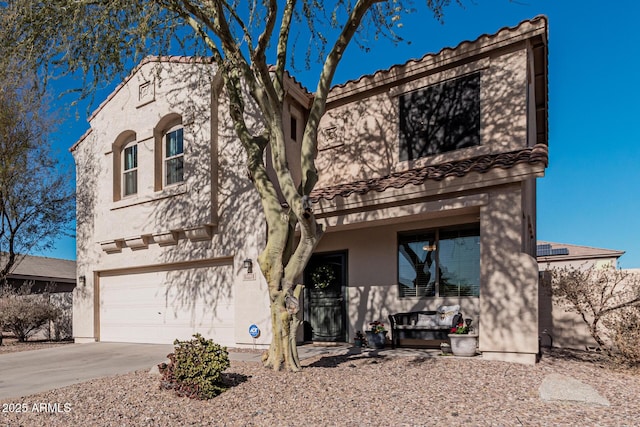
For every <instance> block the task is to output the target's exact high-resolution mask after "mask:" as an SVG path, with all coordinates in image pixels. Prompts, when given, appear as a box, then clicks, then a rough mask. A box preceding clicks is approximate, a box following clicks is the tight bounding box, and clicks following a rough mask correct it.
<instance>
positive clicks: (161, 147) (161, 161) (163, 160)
mask: <svg viewBox="0 0 640 427" xmlns="http://www.w3.org/2000/svg"><path fill="white" fill-rule="evenodd" d="M153 134H154V139H155V149H154V156H155V162H154V163H155V173H154V176H155V179H154V181H155V185H154V189H155V191H160V190H162V189H163V188H165V187H167V186H171V185H175V184H179V183H181V182H183V181H184V180H185V176H184V127H183V125H182V117H181V116H180V115H179V114H176V113H171V114H169V115H167V116H165V117H163V118H162V119H161V120H160V121H159V122H158V124H157V126H156V127H155V128H154V131H153Z"/></svg>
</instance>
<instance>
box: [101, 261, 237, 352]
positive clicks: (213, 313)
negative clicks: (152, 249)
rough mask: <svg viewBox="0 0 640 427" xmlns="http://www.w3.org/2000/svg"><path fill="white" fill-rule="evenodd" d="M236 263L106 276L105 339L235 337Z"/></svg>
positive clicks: (103, 302)
mask: <svg viewBox="0 0 640 427" xmlns="http://www.w3.org/2000/svg"><path fill="white" fill-rule="evenodd" d="M231 273H232V267H231V266H229V265H222V266H220V265H218V266H210V267H202V268H190V269H178V270H173V271H153V272H141V273H134V274H121V275H105V276H101V277H100V294H99V298H100V340H101V341H113V342H135V343H158V344H171V343H173V341H174V340H175V339H176V338H178V339H189V338H191V336H192V335H193V334H194V333H196V332H199V333H201V334H202V335H203V336H204V337H205V338H211V339H213V340H214V341H215V342H217V343H218V344H221V345H232V344H233V343H234V339H233V337H234V329H233V320H234V312H233V295H232V284H233V279H232V274H231Z"/></svg>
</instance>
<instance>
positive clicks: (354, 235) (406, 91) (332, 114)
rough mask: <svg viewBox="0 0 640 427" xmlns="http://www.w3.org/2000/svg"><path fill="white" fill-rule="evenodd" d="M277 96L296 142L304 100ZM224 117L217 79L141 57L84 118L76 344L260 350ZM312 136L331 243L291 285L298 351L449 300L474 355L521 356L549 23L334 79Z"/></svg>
mask: <svg viewBox="0 0 640 427" xmlns="http://www.w3.org/2000/svg"><path fill="white" fill-rule="evenodd" d="M285 84H286V85H287V86H288V96H289V98H288V105H287V106H286V108H285V111H284V121H285V123H287V124H288V125H289V129H287V132H286V134H287V135H288V137H289V138H288V141H287V143H288V144H292V146H294V147H295V144H296V141H299V140H300V138H301V136H302V130H303V124H304V120H305V118H306V112H307V111H308V108H309V103H310V102H311V94H309V93H308V92H307V91H306V90H305V89H304V88H302V87H301V86H300V85H299V84H298V83H297V82H296V81H295V80H294V79H288V80H287V81H286V83H285ZM228 108H229V107H228V101H227V99H226V97H225V95H224V93H223V89H222V85H221V81H220V78H219V76H218V75H217V74H216V69H215V66H212V65H208V64H205V63H197V62H196V61H194V60H192V59H189V58H165V59H163V60H159V59H157V58H148V59H147V60H145V61H143V63H141V64H140V65H139V66H138V67H137V68H136V69H135V70H134V71H133V72H132V74H131V75H130V76H129V77H128V78H127V79H126V80H125V81H124V82H123V83H122V84H121V85H120V86H119V87H118V88H117V89H116V90H115V91H114V92H113V93H112V94H111V95H110V96H109V98H108V99H107V100H106V101H105V102H104V103H103V104H102V105H101V106H100V107H99V108H98V110H97V111H96V112H95V113H94V114H93V115H92V116H91V118H90V125H91V129H90V130H89V131H88V132H87V133H86V134H85V136H83V138H82V139H81V140H80V141H78V142H77V143H76V144H75V145H74V146H73V147H72V149H71V151H72V152H73V155H74V158H75V160H76V165H77V183H78V195H77V198H78V231H77V241H78V275H79V276H81V277H83V278H85V280H84V285H83V286H79V287H78V289H76V291H75V293H74V332H75V338H76V341H78V342H86V341H94V340H102V341H130V342H163V343H170V342H172V341H173V340H174V339H175V338H188V337H189V336H190V335H191V334H192V333H194V332H201V333H202V334H204V335H206V336H208V337H211V338H213V339H214V340H215V341H217V342H219V343H221V344H223V345H228V346H246V345H263V346H264V345H268V344H269V342H270V338H271V336H270V313H269V308H268V297H267V290H266V289H267V287H266V283H265V281H264V278H263V277H262V276H261V274H260V273H259V270H258V268H257V266H256V265H255V260H256V258H257V255H258V254H259V253H260V251H261V250H262V247H263V245H264V241H265V235H266V226H265V221H264V217H263V214H262V210H261V206H260V203H259V200H258V196H257V194H256V192H255V191H254V189H253V188H252V184H251V182H250V180H249V178H248V177H247V175H246V172H245V168H244V159H245V155H244V153H243V151H242V149H241V147H240V144H239V142H238V140H237V138H236V137H235V135H234V131H233V128H232V126H231V125H230V118H229V116H228V114H227V111H228ZM249 115H251V112H250V113H249ZM256 126H257V125H256ZM320 129H321V132H320V135H319V152H318V157H317V167H318V170H319V172H320V181H319V182H318V184H317V186H316V189H315V190H314V192H313V193H312V201H313V203H314V205H313V206H314V211H315V213H316V215H317V217H318V220H319V222H321V223H323V224H324V225H325V226H326V229H327V232H326V234H325V236H324V237H323V238H322V240H321V242H320V244H319V246H318V247H317V250H316V253H315V255H314V256H313V258H312V259H311V261H310V263H309V266H308V268H307V272H306V273H305V277H304V278H302V279H303V282H304V283H305V285H306V289H305V298H304V307H303V310H302V312H303V317H304V321H305V327H304V328H302V329H303V331H301V334H300V340H305V341H307V340H308V341H352V340H353V336H354V334H355V332H356V331H357V330H364V329H366V328H367V327H368V324H369V322H371V321H374V320H383V321H384V320H386V318H387V316H388V314H391V313H396V312H401V311H411V310H421V309H432V310H433V309H436V307H438V306H440V305H453V304H459V305H460V306H461V311H462V312H463V313H464V315H465V317H470V318H473V319H474V324H475V325H476V326H477V328H478V330H479V334H480V336H479V348H480V351H482V352H483V355H484V357H485V358H489V359H497V360H510V361H518V362H524V363H533V362H534V361H535V358H536V354H537V353H538V268H537V264H536V260H535V251H536V209H535V206H536V205H535V199H536V178H538V177H541V176H543V175H544V170H545V168H546V166H547V153H548V150H547V21H546V18H544V17H537V18H534V19H532V20H530V21H524V22H522V23H521V24H519V25H518V26H517V27H513V28H503V29H501V30H500V31H499V32H497V33H496V34H493V35H483V36H481V37H479V38H478V39H476V40H474V41H466V42H463V43H461V44H460V45H458V46H457V47H455V48H447V49H443V50H442V51H440V52H439V53H437V54H430V55H426V56H425V57H423V58H422V59H419V60H412V61H409V62H407V63H405V64H402V65H397V66H395V67H392V68H391V69H389V70H381V71H377V72H376V73H374V74H372V75H368V76H363V77H361V78H359V79H357V80H354V81H349V82H347V83H345V84H342V85H338V86H336V87H334V88H333V89H332V91H331V93H330V95H329V98H328V103H327V113H326V115H325V116H324V117H323V119H322V122H321V126H320ZM292 155H294V154H292ZM291 164H293V162H291ZM296 174H297V175H296ZM294 178H295V179H299V171H296V172H295V173H294ZM251 263H252V264H253V271H252V272H250V271H249V269H247V268H245V265H249V264H251ZM256 272H257V273H256ZM252 324H255V325H257V326H258V327H259V328H260V329H261V331H262V333H261V335H260V336H259V337H257V338H252V337H251V336H250V335H249V331H248V330H249V327H250V326H251V325H252Z"/></svg>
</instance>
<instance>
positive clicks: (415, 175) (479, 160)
mask: <svg viewBox="0 0 640 427" xmlns="http://www.w3.org/2000/svg"><path fill="white" fill-rule="evenodd" d="M520 163H528V164H534V163H542V164H544V165H545V167H546V166H547V164H548V148H547V146H546V145H544V144H536V145H535V146H534V147H532V148H526V149H524V150H519V151H512V152H509V153H499V154H487V155H483V156H478V157H473V158H471V159H465V160H459V161H455V162H447V163H441V164H439V165H428V166H424V167H421V168H416V169H410V170H407V171H402V172H396V173H392V174H390V175H387V176H383V177H380V178H371V179H366V180H360V181H355V182H350V183H345V184H338V185H333V186H329V187H324V188H317V189H315V190H313V191H312V192H311V195H310V199H311V200H312V201H313V202H315V203H317V202H319V201H320V200H321V199H326V200H332V199H333V198H335V197H336V196H341V197H348V196H350V195H351V194H354V193H355V194H366V193H368V192H370V191H378V192H382V191H385V190H387V189H388V188H403V187H404V186H405V185H409V184H413V185H421V184H423V183H424V182H425V181H427V180H429V179H432V180H434V181H441V180H443V179H445V178H447V177H451V176H455V177H463V176H465V175H466V174H468V173H469V172H478V173H485V172H487V171H489V170H491V169H493V168H501V169H510V168H512V167H513V166H515V165H517V164H520Z"/></svg>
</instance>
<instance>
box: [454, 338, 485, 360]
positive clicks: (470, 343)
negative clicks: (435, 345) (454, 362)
mask: <svg viewBox="0 0 640 427" xmlns="http://www.w3.org/2000/svg"><path fill="white" fill-rule="evenodd" d="M449 342H450V343H451V351H452V352H453V355H454V356H464V357H470V356H475V355H476V348H477V347H478V336H477V335H471V334H449Z"/></svg>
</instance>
